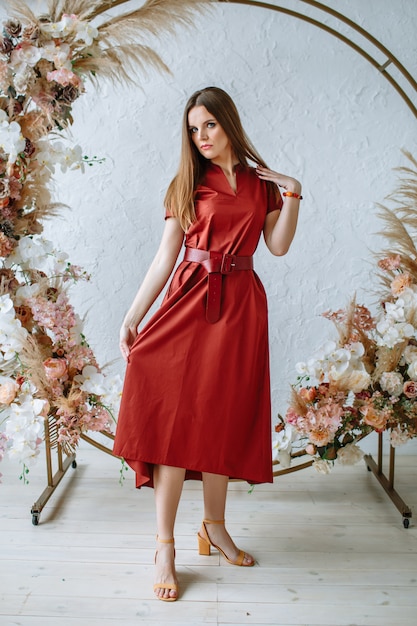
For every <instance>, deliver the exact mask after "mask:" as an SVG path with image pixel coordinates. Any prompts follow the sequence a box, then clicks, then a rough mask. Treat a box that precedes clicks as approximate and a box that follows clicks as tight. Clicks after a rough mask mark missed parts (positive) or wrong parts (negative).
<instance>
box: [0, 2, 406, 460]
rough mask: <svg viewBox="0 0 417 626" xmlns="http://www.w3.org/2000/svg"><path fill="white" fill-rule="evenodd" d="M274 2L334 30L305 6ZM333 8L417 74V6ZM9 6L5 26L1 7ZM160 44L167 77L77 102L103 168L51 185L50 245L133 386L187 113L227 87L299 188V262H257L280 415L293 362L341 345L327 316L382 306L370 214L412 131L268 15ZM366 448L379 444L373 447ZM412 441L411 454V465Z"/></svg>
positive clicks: (391, 102) (90, 332)
mask: <svg viewBox="0 0 417 626" xmlns="http://www.w3.org/2000/svg"><path fill="white" fill-rule="evenodd" d="M36 4H37V2H36V0H34V1H33V2H31V3H30V5H31V6H32V5H33V6H35V5H36ZM276 4H277V5H279V6H287V7H289V8H292V9H294V10H297V11H300V12H303V13H308V14H311V15H314V17H316V18H318V19H321V20H322V21H324V22H326V23H329V24H330V25H332V24H336V22H335V21H334V20H333V19H332V18H330V17H329V16H326V15H325V14H324V13H322V12H317V11H313V10H312V9H309V7H308V6H307V5H304V3H303V2H301V1H300V0H288V1H287V2H277V3H276ZM326 4H327V5H329V6H332V7H333V8H335V9H336V10H338V11H340V12H341V13H344V14H345V15H346V16H348V17H350V18H351V19H352V20H354V21H355V22H356V23H358V24H360V25H361V26H363V27H364V28H365V29H367V30H369V32H370V33H371V34H373V35H374V36H375V37H377V38H378V39H379V40H380V41H381V42H382V43H383V44H384V45H385V46H386V47H387V48H388V49H389V50H390V51H391V52H392V53H393V54H394V55H396V56H397V58H398V59H399V60H400V61H401V62H402V63H403V64H404V65H405V67H406V68H407V69H408V70H409V72H410V73H411V74H412V75H413V76H417V55H416V47H417V44H416V36H415V33H416V27H417V4H416V2H415V0H396V2H392V0H368V1H367V2H363V0H337V1H336V0H328V1H327V2H326ZM137 5H138V2H136V1H135V2H129V3H127V4H126V5H124V7H123V5H122V7H120V8H119V11H121V10H125V9H127V8H130V7H131V6H137ZM0 6H2V13H3V14H4V12H5V8H4V7H5V3H4V2H1V3H0ZM342 31H343V32H347V30H346V28H344V27H343V28H342ZM355 39H356V40H357V41H359V38H358V37H355ZM152 45H153V46H154V47H155V49H157V50H158V52H160V54H161V55H162V56H163V58H164V60H165V61H166V63H167V64H168V66H169V67H170V69H171V71H172V75H171V76H169V75H159V74H157V73H155V72H153V71H150V72H149V74H148V75H147V76H142V77H141V78H140V86H138V87H129V88H127V87H126V88H121V87H120V86H116V87H115V86H113V85H110V84H106V83H104V82H102V83H101V87H100V89H99V90H98V91H95V90H94V88H93V87H92V86H91V85H87V93H86V94H85V95H84V96H83V97H82V98H80V99H79V101H77V102H76V104H75V107H74V119H75V122H74V125H73V127H72V131H71V132H72V139H73V141H74V143H80V144H81V145H82V146H83V150H84V153H85V154H87V155H89V156H93V155H97V156H99V157H105V159H106V161H105V163H104V164H102V165H96V166H94V167H93V168H88V171H87V172H86V173H85V174H84V175H83V174H81V173H79V172H74V173H68V174H66V175H65V176H59V177H57V186H56V199H57V200H60V201H63V202H65V203H67V204H68V205H69V206H70V207H71V208H70V209H69V210H67V211H66V212H64V213H63V215H62V218H61V219H58V220H54V221H53V222H50V223H48V224H47V226H46V229H45V233H46V236H47V237H48V238H49V239H53V240H54V241H55V242H56V245H57V247H59V248H61V249H63V250H65V251H67V252H68V253H69V254H70V259H71V261H72V262H73V263H76V264H80V265H82V266H83V267H84V268H85V269H86V270H87V271H88V272H90V273H91V274H92V280H91V282H90V283H88V284H85V285H84V284H80V285H78V286H76V287H74V288H73V291H72V301H73V303H74V305H75V307H76V309H77V311H78V312H79V313H80V314H81V315H86V336H87V339H88V341H89V343H90V344H91V345H92V347H93V348H94V350H95V352H96V354H97V357H98V359H99V361H100V362H101V363H106V362H110V361H113V364H112V366H111V367H112V370H113V371H118V372H120V373H123V371H124V366H123V362H122V359H121V358H120V357H119V353H118V330H119V326H120V323H121V320H122V318H123V316H124V313H125V311H126V309H127V308H128V306H129V304H130V302H131V300H132V298H133V296H134V294H135V292H136V289H137V287H138V285H139V283H140V282H141V280H142V278H143V276H144V274H145V272H146V269H147V267H148V265H149V263H150V262H151V260H152V257H153V254H154V253H155V251H156V248H157V246H158V242H159V238H160V235H161V232H162V229H163V225H164V220H163V208H162V200H163V196H164V193H165V189H166V187H167V185H168V183H169V181H170V179H171V178H172V176H173V175H174V174H175V172H176V168H177V163H178V156H179V141H180V124H181V116H182V110H183V107H184V104H185V102H186V100H187V98H188V96H189V95H190V94H191V93H192V92H193V91H195V90H196V89H198V88H201V87H204V86H207V85H217V86H219V87H222V88H224V89H225V90H226V91H228V92H229V93H230V94H231V96H232V97H233V98H234V100H235V102H236V103H237V105H238V108H239V110H240V112H241V116H242V120H243V123H244V126H245V128H246V130H247V133H248V134H249V136H250V137H251V139H252V140H253V142H254V143H255V145H256V146H257V148H258V150H259V151H260V153H261V154H262V155H263V156H264V158H265V159H266V161H267V162H268V164H269V165H270V167H272V168H274V169H277V170H279V171H281V172H283V173H286V174H289V175H293V176H295V177H297V178H299V179H300V180H301V181H302V182H303V195H304V198H305V199H304V201H303V202H302V205H301V215H300V223H299V229H298V233H297V236H296V239H295V241H294V243H293V246H292V249H291V250H290V252H289V253H288V255H287V256H285V257H283V258H274V257H272V256H271V255H270V254H269V253H268V252H267V250H266V247H265V245H264V244H263V242H261V244H260V246H259V250H258V252H257V259H256V267H257V271H258V273H259V274H260V276H261V278H262V280H263V282H264V285H265V288H266V290H267V293H268V296H269V308H270V336H271V360H272V381H271V382H272V400H273V412H274V415H275V414H276V413H278V412H281V413H283V412H285V411H286V407H287V399H288V395H289V385H290V383H291V382H294V381H295V378H296V373H295V369H294V365H295V363H296V362H297V361H300V360H305V359H306V358H308V357H309V356H310V354H311V353H312V352H313V350H315V349H316V348H317V347H318V346H319V345H320V344H321V342H322V341H324V340H326V339H328V338H332V337H335V336H336V334H335V330H334V328H333V326H332V324H331V323H330V322H328V321H327V320H325V319H323V318H322V317H321V316H320V314H321V313H322V312H323V311H325V310H327V309H329V308H330V309H338V308H341V307H344V306H345V305H346V304H347V302H348V300H349V298H350V297H351V296H352V294H353V293H354V292H356V293H357V297H358V300H359V302H360V303H363V304H366V305H368V306H370V305H373V302H374V297H373V295H372V294H371V293H370V291H372V289H373V288H374V287H375V286H376V281H375V279H374V277H373V273H372V272H373V264H372V254H371V250H378V249H380V248H381V247H382V246H383V240H382V238H381V237H377V236H375V235H374V233H375V232H376V231H378V230H380V229H381V226H382V223H381V222H379V220H378V219H377V217H376V215H375V213H376V207H375V204H376V203H378V202H383V201H384V198H385V196H386V195H387V194H388V193H390V192H391V191H393V190H394V188H395V186H396V181H397V174H396V173H395V172H393V168H395V167H398V166H401V165H405V164H406V159H405V157H404V156H403V155H402V153H401V149H402V148H405V149H407V150H409V151H411V152H412V153H413V154H415V155H416V154H417V146H416V132H415V131H416V127H417V123H416V119H415V117H414V116H413V115H412V113H411V111H410V110H409V109H408V107H407V106H406V104H405V103H404V101H403V100H402V99H401V98H400V97H399V95H398V94H397V93H396V92H395V90H394V89H393V88H392V86H391V85H390V84H389V83H388V81H386V80H385V79H384V78H383V76H382V75H381V74H380V73H379V72H378V71H377V70H376V69H375V68H373V67H372V66H371V65H370V64H369V63H367V61H366V60H364V59H363V58H362V57H360V56H359V55H358V54H357V53H355V52H354V51H353V50H351V49H350V48H349V47H347V46H346V45H345V44H343V43H342V42H340V41H339V40H337V39H335V38H333V37H331V36H330V35H329V34H327V33H325V32H324V31H322V30H320V29H318V28H315V27H313V26H311V25H309V24H307V23H304V22H302V21H300V20H296V19H294V18H291V17H288V16H285V15H283V14H280V13H276V12H273V11H270V10H266V9H260V8H257V7H248V6H243V5H236V4H219V5H214V6H213V8H212V9H211V11H210V12H209V13H207V14H205V15H203V16H197V18H196V23H195V28H194V29H191V30H188V31H186V30H181V31H179V33H178V36H177V37H176V38H172V37H163V38H161V40H159V41H154V42H152ZM367 48H368V49H369V46H367ZM380 58H381V63H383V62H384V61H385V58H384V57H383V55H380ZM394 74H395V75H397V74H396V73H395V72H394ZM402 82H403V83H404V81H402ZM404 84H405V83H404ZM408 92H409V93H410V94H411V93H412V92H411V90H410V89H409V90H408ZM416 101H417V98H415V99H414V102H416ZM274 421H275V419H274ZM364 443H365V445H364V447H367V446H368V447H369V446H370V447H371V448H373V447H374V442H373V441H370V442H369V438H368V439H367V440H366V441H365V442H364ZM415 444H416V442H413V444H409V445H408V446H406V447H405V448H404V449H403V450H404V452H411V451H414V452H415V451H416V450H417V445H415Z"/></svg>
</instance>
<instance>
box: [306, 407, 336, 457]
mask: <svg viewBox="0 0 417 626" xmlns="http://www.w3.org/2000/svg"><path fill="white" fill-rule="evenodd" d="M342 414H343V410H342V407H341V406H340V405H339V404H336V403H333V402H329V403H328V404H325V405H323V406H321V407H320V408H319V409H317V410H312V409H311V410H310V411H308V412H307V416H306V418H307V420H308V423H309V427H308V436H309V439H310V442H311V443H313V444H315V445H316V446H319V447H320V446H325V445H327V444H328V443H330V442H331V441H333V439H334V437H335V435H336V432H337V430H338V428H339V427H340V419H341V417H342Z"/></svg>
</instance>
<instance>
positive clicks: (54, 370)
mask: <svg viewBox="0 0 417 626" xmlns="http://www.w3.org/2000/svg"><path fill="white" fill-rule="evenodd" d="M43 366H44V368H45V373H46V375H47V377H48V378H51V379H55V378H62V377H63V376H65V374H66V373H67V362H66V361H65V359H54V358H52V357H51V358H49V359H46V361H44V362H43Z"/></svg>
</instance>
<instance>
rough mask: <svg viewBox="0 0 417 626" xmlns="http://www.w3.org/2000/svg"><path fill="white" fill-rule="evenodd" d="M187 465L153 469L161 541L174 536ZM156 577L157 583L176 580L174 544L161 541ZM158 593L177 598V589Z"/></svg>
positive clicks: (160, 595)
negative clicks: (184, 466)
mask: <svg viewBox="0 0 417 626" xmlns="http://www.w3.org/2000/svg"><path fill="white" fill-rule="evenodd" d="M184 477H185V469H182V468H180V467H169V466H167V465H155V467H154V470H153V480H154V490H155V505H156V525H157V534H158V537H159V539H161V540H162V541H169V540H170V539H173V537H174V525H175V517H176V515H177V509H178V503H179V500H180V496H181V492H182V487H183V484H184ZM155 564H156V577H155V584H156V585H158V583H166V584H169V583H174V584H177V576H176V573H175V563H174V544H173V543H162V542H158V545H157V552H156V560H155ZM155 594H156V595H157V596H158V597H160V598H175V597H176V595H177V592H176V591H175V589H164V588H158V587H156V589H155Z"/></svg>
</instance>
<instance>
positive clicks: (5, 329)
mask: <svg viewBox="0 0 417 626" xmlns="http://www.w3.org/2000/svg"><path fill="white" fill-rule="evenodd" d="M27 335H28V333H27V330H26V329H25V328H23V327H22V324H21V323H20V320H18V319H17V318H16V317H15V310H14V306H13V302H12V300H11V298H10V296H9V295H8V294H5V295H3V296H0V351H1V352H2V353H3V354H2V357H3V359H4V360H5V361H10V360H11V359H14V358H15V356H16V353H19V352H20V351H21V350H22V348H23V346H24V344H25V342H26V340H27Z"/></svg>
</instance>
